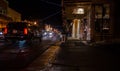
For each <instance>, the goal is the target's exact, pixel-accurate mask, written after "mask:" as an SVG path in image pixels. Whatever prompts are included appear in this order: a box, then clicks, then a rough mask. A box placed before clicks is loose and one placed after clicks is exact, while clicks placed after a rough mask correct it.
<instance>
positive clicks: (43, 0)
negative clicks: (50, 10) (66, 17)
mask: <svg viewBox="0 0 120 71" xmlns="http://www.w3.org/2000/svg"><path fill="white" fill-rule="evenodd" d="M40 1H42V2H45V3H48V4H51V5H55V6H58V7H62V6H61V5H59V4H57V3H53V2H49V1H45V0H40Z"/></svg>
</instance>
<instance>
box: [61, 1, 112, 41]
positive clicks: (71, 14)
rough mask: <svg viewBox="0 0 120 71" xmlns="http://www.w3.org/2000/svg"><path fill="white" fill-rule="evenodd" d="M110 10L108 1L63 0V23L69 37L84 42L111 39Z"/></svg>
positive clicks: (110, 6)
mask: <svg viewBox="0 0 120 71" xmlns="http://www.w3.org/2000/svg"><path fill="white" fill-rule="evenodd" d="M112 9H113V4H112V2H110V1H104V0H103V1H97V0H95V1H94V0H78V1H74V0H63V10H62V11H63V12H62V13H63V22H64V24H65V25H66V26H67V30H68V31H69V33H70V36H69V37H70V38H72V39H79V40H85V41H88V40H91V41H99V40H106V39H110V38H112V36H113V27H112V25H113V20H112V14H113V13H112Z"/></svg>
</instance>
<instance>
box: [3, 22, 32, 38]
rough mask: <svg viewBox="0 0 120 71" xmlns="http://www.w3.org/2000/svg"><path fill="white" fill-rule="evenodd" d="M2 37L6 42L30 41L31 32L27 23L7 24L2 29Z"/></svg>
mask: <svg viewBox="0 0 120 71" xmlns="http://www.w3.org/2000/svg"><path fill="white" fill-rule="evenodd" d="M4 37H5V39H6V40H9V39H15V40H16V39H17V40H25V39H32V37H33V32H32V31H31V28H30V27H29V23H27V22H9V23H8V24H7V26H6V28H5V29H4Z"/></svg>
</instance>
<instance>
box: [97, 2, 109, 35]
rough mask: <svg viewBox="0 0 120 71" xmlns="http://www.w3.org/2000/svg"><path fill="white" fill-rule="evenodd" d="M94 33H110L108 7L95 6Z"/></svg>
mask: <svg viewBox="0 0 120 71" xmlns="http://www.w3.org/2000/svg"><path fill="white" fill-rule="evenodd" d="M95 31H96V32H99V33H109V31H110V5H109V4H100V5H95Z"/></svg>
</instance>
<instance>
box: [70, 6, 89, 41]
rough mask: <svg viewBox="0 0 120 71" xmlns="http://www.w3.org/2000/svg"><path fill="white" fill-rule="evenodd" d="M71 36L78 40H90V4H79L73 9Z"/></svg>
mask: <svg viewBox="0 0 120 71" xmlns="http://www.w3.org/2000/svg"><path fill="white" fill-rule="evenodd" d="M73 14H74V15H75V18H74V19H73V29H72V37H73V38H78V39H80V40H85V41H86V40H90V33H91V32H90V17H91V5H90V4H89V5H88V4H87V5H86V4H85V5H84V4H83V5H79V6H78V7H76V8H75V9H74V10H73Z"/></svg>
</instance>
